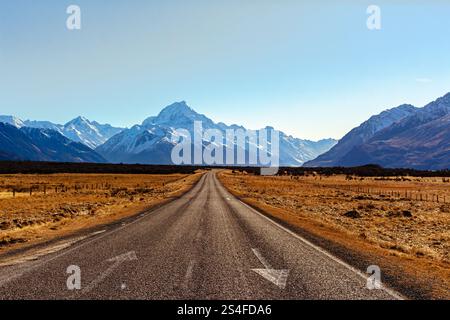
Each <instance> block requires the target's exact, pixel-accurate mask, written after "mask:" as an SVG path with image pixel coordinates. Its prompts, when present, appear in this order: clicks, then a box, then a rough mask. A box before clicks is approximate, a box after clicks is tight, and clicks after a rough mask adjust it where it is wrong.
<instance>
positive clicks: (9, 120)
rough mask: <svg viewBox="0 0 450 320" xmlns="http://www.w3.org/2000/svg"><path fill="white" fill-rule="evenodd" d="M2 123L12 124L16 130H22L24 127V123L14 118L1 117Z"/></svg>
mask: <svg viewBox="0 0 450 320" xmlns="http://www.w3.org/2000/svg"><path fill="white" fill-rule="evenodd" d="M0 122H3V123H7V124H10V125H12V126H14V127H16V128H21V127H23V126H24V123H23V121H22V120H20V119H19V118H17V117H14V116H0Z"/></svg>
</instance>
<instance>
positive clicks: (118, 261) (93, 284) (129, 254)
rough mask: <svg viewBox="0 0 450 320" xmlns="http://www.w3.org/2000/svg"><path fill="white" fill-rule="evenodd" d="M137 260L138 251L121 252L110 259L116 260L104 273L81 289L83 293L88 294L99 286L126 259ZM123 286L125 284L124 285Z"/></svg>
mask: <svg viewBox="0 0 450 320" xmlns="http://www.w3.org/2000/svg"><path fill="white" fill-rule="evenodd" d="M135 260H137V256H136V252H135V251H129V252H127V253H124V254H121V255H119V256H116V257H114V258H111V259H108V260H107V261H108V262H114V263H113V264H112V265H111V266H110V267H109V268H108V269H106V270H105V271H104V272H103V273H101V274H100V275H99V276H98V277H97V278H96V279H95V280H94V281H92V282H91V283H90V284H89V285H88V286H87V287H85V288H84V289H82V290H81V293H82V294H86V293H88V292H90V291H92V289H94V288H95V287H96V286H98V285H99V284H100V283H101V282H102V281H103V280H105V279H106V278H107V277H108V276H109V275H111V273H113V272H114V270H115V269H117V268H118V267H119V266H120V265H121V264H122V263H124V262H126V261H135ZM122 286H123V285H122Z"/></svg>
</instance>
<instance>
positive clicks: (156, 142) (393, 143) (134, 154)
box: [0, 93, 450, 170]
mask: <svg viewBox="0 0 450 320" xmlns="http://www.w3.org/2000/svg"><path fill="white" fill-rule="evenodd" d="M195 121H201V123H202V126H203V129H214V130H216V131H219V132H221V133H222V134H223V136H225V131H226V130H228V129H234V130H236V129H243V130H245V128H244V127H242V126H239V125H226V124H224V123H222V122H218V123H215V122H214V121H212V120H211V119H209V118H208V117H207V116H205V115H203V114H199V113H197V112H196V111H194V110H193V109H192V108H191V107H189V106H188V105H187V104H186V102H184V101H181V102H176V103H173V104H171V105H169V106H167V107H166V108H164V109H163V110H162V111H161V112H160V113H159V114H158V115H156V116H151V117H149V118H147V119H145V120H144V121H143V122H142V123H140V124H136V125H134V126H133V127H131V128H125V129H123V128H117V127H113V126H111V125H108V124H99V123H98V122H96V121H90V120H88V119H86V118H83V117H78V118H76V119H73V120H71V121H69V122H68V123H66V124H64V125H59V124H54V123H52V122H48V121H30V120H27V121H22V120H21V119H18V118H16V117H14V116H0V123H2V124H1V126H0V160H6V159H9V160H39V161H40V160H45V161H77V162H79V161H81V162H86V161H88V162H112V163H142V164H172V160H171V151H172V150H173V147H174V142H173V140H174V138H175V137H179V136H180V135H182V134H183V132H182V131H181V130H180V129H184V130H187V131H188V132H189V134H191V135H194V122H195ZM266 129H271V127H266ZM210 143H211V142H209V141H205V140H204V141H202V148H205V147H206V146H207V145H208V144H210ZM213 143H215V144H219V145H220V146H221V147H224V146H225V143H226V142H225V141H214V142H213ZM234 145H235V146H234V147H235V148H238V147H237V146H236V143H234ZM227 147H228V146H227ZM256 147H260V146H256ZM192 148H193V146H192ZM243 148H244V150H243V151H244V152H245V154H246V155H247V156H248V152H249V149H250V145H249V142H247V143H246V145H245V146H244V147H243ZM279 164H280V165H281V166H301V165H304V166H308V167H333V166H343V167H350V166H360V165H366V164H377V165H380V166H383V167H392V168H399V167H402V168H414V169H424V170H439V169H449V168H450V93H448V94H446V95H445V96H443V97H441V98H439V99H437V100H435V101H433V102H431V103H429V104H427V105H426V106H424V107H422V108H417V107H414V106H412V105H409V104H403V105H400V106H398V107H395V108H392V109H388V110H386V111H383V112H381V113H380V114H378V115H375V116H372V117H370V118H369V119H368V120H367V121H365V122H363V123H362V124H361V125H360V126H358V127H356V128H354V129H352V130H351V131H350V132H348V133H347V134H346V135H345V136H344V137H343V138H342V139H341V140H339V141H336V140H334V139H324V140H320V141H310V140H303V139H298V138H294V137H292V136H289V135H286V134H284V133H283V132H280V150H279Z"/></svg>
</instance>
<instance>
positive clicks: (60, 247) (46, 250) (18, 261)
mask: <svg viewBox="0 0 450 320" xmlns="http://www.w3.org/2000/svg"><path fill="white" fill-rule="evenodd" d="M86 238H87V236H83V237H78V238H74V239H71V240H69V241H65V242H60V243H57V244H55V245H53V246H51V247H47V248H43V249H40V250H37V251H35V252H33V253H32V254H28V255H23V256H20V257H17V258H13V259H11V260H6V261H5V262H2V263H0V267H6V266H12V265H16V264H21V263H24V262H28V261H34V260H37V259H39V258H40V257H42V256H45V255H48V254H50V253H54V252H58V251H61V250H63V249H65V248H68V247H70V246H71V245H73V244H74V243H76V242H78V241H81V240H84V239H86Z"/></svg>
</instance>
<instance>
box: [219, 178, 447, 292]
mask: <svg viewBox="0 0 450 320" xmlns="http://www.w3.org/2000/svg"><path fill="white" fill-rule="evenodd" d="M219 178H220V180H221V181H222V183H223V184H224V185H225V186H226V187H227V188H228V189H229V190H230V191H231V192H232V193H233V194H234V195H236V196H238V197H239V198H240V199H241V200H243V201H244V202H246V203H248V204H250V205H252V206H253V207H255V208H257V209H259V210H261V211H263V212H265V213H266V214H268V215H271V216H273V217H274V218H276V219H277V220H279V221H281V222H284V223H286V224H289V225H291V226H294V227H296V228H298V229H299V230H302V231H303V232H304V233H305V234H307V235H309V236H311V237H312V238H314V239H316V240H317V239H320V240H318V241H319V242H320V241H321V240H323V243H322V244H325V245H327V246H329V247H331V248H332V249H331V250H332V251H333V250H334V251H336V252H335V253H337V254H338V255H339V256H341V257H342V258H343V259H344V260H352V259H353V260H356V264H359V266H360V267H361V268H363V267H364V266H365V263H366V264H367V266H368V265H369V264H377V265H379V266H380V267H381V269H382V271H383V272H384V273H385V277H386V278H388V279H390V280H391V282H392V283H393V285H394V286H396V285H398V286H401V287H403V288H405V287H407V288H409V289H410V291H413V295H416V297H419V298H446V299H449V298H450V255H449V252H450V242H449V240H450V183H449V182H448V179H443V178H417V177H415V178H411V177H399V178H395V177H394V178H376V177H370V178H360V177H349V176H344V175H337V176H329V177H326V176H320V175H317V174H315V175H309V176H274V177H263V176H257V175H252V174H247V173H246V172H245V171H244V172H238V171H236V172H235V171H233V172H232V171H222V172H221V173H220V174H219ZM353 262H355V261H353Z"/></svg>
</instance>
